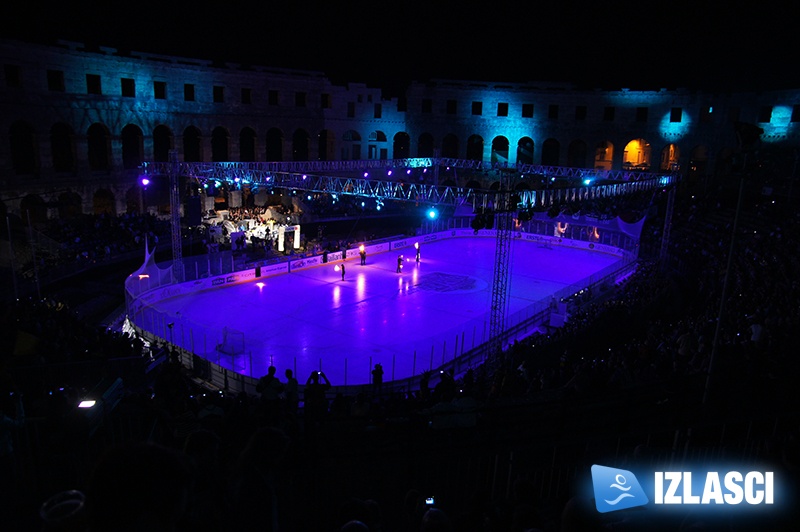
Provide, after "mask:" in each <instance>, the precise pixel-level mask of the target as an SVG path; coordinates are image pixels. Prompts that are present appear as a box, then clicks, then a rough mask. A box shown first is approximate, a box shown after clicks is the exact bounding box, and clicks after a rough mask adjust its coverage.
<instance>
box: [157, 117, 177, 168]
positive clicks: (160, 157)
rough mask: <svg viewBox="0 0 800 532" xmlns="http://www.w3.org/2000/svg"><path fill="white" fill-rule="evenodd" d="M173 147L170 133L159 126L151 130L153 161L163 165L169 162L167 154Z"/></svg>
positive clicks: (166, 128)
mask: <svg viewBox="0 0 800 532" xmlns="http://www.w3.org/2000/svg"><path fill="white" fill-rule="evenodd" d="M173 146H174V139H173V137H172V131H171V130H170V129H169V128H168V127H167V126H165V125H164V124H160V125H158V126H156V127H155V129H153V160H154V161H156V162H161V163H165V162H167V161H169V152H170V150H172V148H173Z"/></svg>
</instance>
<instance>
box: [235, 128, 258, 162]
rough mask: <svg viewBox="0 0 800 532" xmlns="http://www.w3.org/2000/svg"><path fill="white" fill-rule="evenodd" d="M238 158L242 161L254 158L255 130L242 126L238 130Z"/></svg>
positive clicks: (253, 159) (250, 160) (249, 160)
mask: <svg viewBox="0 0 800 532" xmlns="http://www.w3.org/2000/svg"><path fill="white" fill-rule="evenodd" d="M239 160H240V161H242V162H244V163H249V162H253V161H255V160H256V132H255V130H253V128H250V127H244V128H242V130H241V131H240V132H239Z"/></svg>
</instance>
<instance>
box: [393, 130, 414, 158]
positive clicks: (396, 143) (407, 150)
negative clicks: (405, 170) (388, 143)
mask: <svg viewBox="0 0 800 532" xmlns="http://www.w3.org/2000/svg"><path fill="white" fill-rule="evenodd" d="M392 157H393V158H395V159H408V158H409V157H411V137H409V136H408V133H406V132H405V131H400V132H398V133H395V135H394V137H393V138H392Z"/></svg>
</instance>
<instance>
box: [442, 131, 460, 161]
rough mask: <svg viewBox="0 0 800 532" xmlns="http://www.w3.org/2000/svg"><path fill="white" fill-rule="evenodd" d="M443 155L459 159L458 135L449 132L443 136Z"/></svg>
mask: <svg viewBox="0 0 800 532" xmlns="http://www.w3.org/2000/svg"><path fill="white" fill-rule="evenodd" d="M442 157H449V158H452V159H458V137H457V136H455V134H453V133H448V134H447V135H445V136H444V138H442Z"/></svg>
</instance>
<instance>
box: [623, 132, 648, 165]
mask: <svg viewBox="0 0 800 532" xmlns="http://www.w3.org/2000/svg"><path fill="white" fill-rule="evenodd" d="M650 150H651V148H650V143H649V142H647V140H645V139H643V138H638V139H633V140H631V141H629V142H628V143H627V144H626V145H625V149H624V150H623V152H622V168H623V169H624V170H641V171H648V170H650V166H651V161H650V157H651V154H650Z"/></svg>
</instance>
